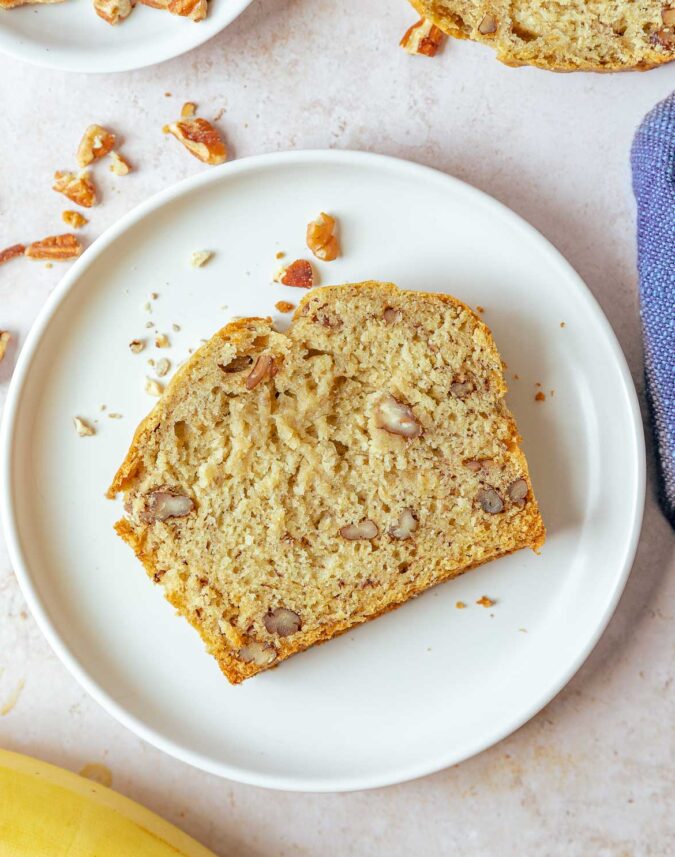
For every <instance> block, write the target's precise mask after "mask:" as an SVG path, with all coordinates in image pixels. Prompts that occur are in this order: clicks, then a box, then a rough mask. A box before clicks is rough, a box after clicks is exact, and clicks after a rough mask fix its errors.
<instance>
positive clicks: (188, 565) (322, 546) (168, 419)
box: [109, 282, 545, 683]
mask: <svg viewBox="0 0 675 857" xmlns="http://www.w3.org/2000/svg"><path fill="white" fill-rule="evenodd" d="M505 392H506V385H505V383H504V378H503V374H502V364H501V359H500V357H499V353H498V352H497V349H496V347H495V344H494V341H493V339H492V335H491V334H490V331H489V330H488V328H487V327H486V326H485V325H484V324H483V322H482V321H481V320H480V319H479V318H478V317H477V316H476V315H474V313H473V312H472V311H471V310H470V309H469V308H468V307H467V306H465V305H464V304H462V303H460V302H459V301H457V300H455V299H454V298H452V297H450V296H447V295H438V294H425V293H420V292H405V291H400V290H399V289H397V288H396V286H394V285H391V284H389V283H376V282H368V283H360V284H357V285H347V286H332V287H327V288H322V289H314V290H313V291H312V292H310V293H308V295H307V296H306V297H305V298H304V300H303V301H302V302H301V303H300V305H299V307H298V309H297V311H296V313H295V316H294V318H293V321H292V324H291V327H290V329H289V330H288V332H287V333H279V332H277V331H275V330H274V329H273V327H272V323H271V320H270V319H264V318H249V319H242V320H239V321H235V322H233V323H232V324H229V325H227V326H226V327H225V328H223V329H222V330H221V331H219V332H218V333H216V334H215V336H213V337H212V339H210V340H209V342H208V343H207V344H206V345H204V346H203V347H202V348H200V349H199V351H197V352H196V353H195V354H194V355H193V356H192V358H191V359H190V360H189V361H188V362H187V363H186V364H185V366H183V367H182V368H181V369H180V370H179V372H178V373H177V374H176V376H175V377H174V378H173V380H172V381H171V383H170V384H169V385H168V387H167V389H166V391H165V393H164V395H163V396H162V398H161V399H160V401H159V403H158V404H157V405H156V407H155V408H154V409H153V411H152V412H151V413H150V414H149V416H148V417H146V419H145V420H143V422H142V423H141V424H140V426H139V427H138V429H137V431H136V434H135V436H134V439H133V442H132V444H131V448H130V450H129V452H128V454H127V457H126V459H125V460H124V462H123V464H122V466H121V467H120V469H119V471H118V472H117V475H116V476H115V479H114V481H113V483H112V485H111V487H110V489H109V496H110V497H114V496H115V495H116V494H117V493H118V492H124V495H125V509H126V513H127V514H126V517H124V518H123V519H122V520H121V521H119V522H118V523H117V524H116V530H117V532H118V533H119V535H120V536H121V537H122V538H123V539H124V540H125V541H126V542H128V543H129V544H130V545H131V547H132V548H133V549H134V551H135V552H136V554H137V556H138V558H139V559H140V560H141V562H142V563H143V565H144V566H145V568H146V571H147V572H148V574H149V575H150V576H151V577H152V579H153V580H154V581H155V582H157V583H159V584H161V586H162V587H163V589H164V593H165V595H166V597H167V598H168V600H169V601H170V602H171V603H172V604H173V605H174V606H175V607H176V609H177V610H178V612H179V613H181V614H182V615H183V616H185V617H186V618H187V619H188V621H189V622H190V623H191V624H192V625H193V626H194V627H195V628H196V629H197V630H198V631H199V633H200V634H201V636H202V638H203V640H204V642H205V643H206V646H207V648H208V650H209V651H210V652H211V654H212V655H213V656H214V657H215V658H216V660H217V661H218V664H219V666H220V668H221V669H222V671H223V672H224V673H225V675H226V676H227V678H228V679H229V680H230V681H231V682H233V683H238V682H241V681H242V680H244V679H246V678H248V677H250V676H252V675H255V674H256V673H258V672H261V671H262V670H265V669H267V668H269V667H270V666H273V665H275V664H278V663H279V662H280V661H282V660H284V659H285V658H287V657H289V656H290V655H292V654H294V653H296V652H299V651H302V650H303V649H306V648H307V647H308V646H311V645H313V644H314V643H318V642H321V641H323V640H328V639H330V638H331V637H334V636H335V635H336V634H340V633H342V632H343V631H346V630H347V629H348V628H351V627H352V626H354V625H358V624H359V623H361V622H365V621H367V620H368V619H373V618H375V617H376V616H379V615H380V614H381V613H384V612H385V611H387V610H391V609H393V608H394V607H397V606H399V605H400V604H402V603H403V602H405V601H407V600H408V599H409V598H412V597H413V596H415V595H417V594H419V593H420V592H423V591H424V590H425V589H428V588H429V587H430V586H433V585H435V584H436V583H440V582H442V581H444V580H448V579H450V578H452V577H455V576H457V575H459V574H462V573H463V572H465V571H467V570H468V569H470V568H474V567H475V566H477V565H480V564H481V563H484V562H488V561H489V560H491V559H495V558H496V557H499V556H503V555H504V554H508V553H511V552H512V551H515V550H519V549H520V548H524V547H531V548H534V549H535V550H537V549H538V548H539V547H540V546H541V545H542V544H543V542H544V537H545V530H544V525H543V523H542V520H541V517H540V514H539V510H538V508H537V503H536V500H535V498H534V493H533V490H532V485H531V483H530V478H529V475H528V469H527V463H526V461H525V457H524V455H523V453H522V452H521V450H520V447H519V442H520V438H519V436H518V431H517V429H516V425H515V422H514V420H513V417H512V416H511V414H510V413H509V411H508V409H507V407H506V405H505V403H504V394H505Z"/></svg>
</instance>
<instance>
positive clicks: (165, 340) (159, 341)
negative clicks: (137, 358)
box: [155, 333, 171, 348]
mask: <svg viewBox="0 0 675 857" xmlns="http://www.w3.org/2000/svg"><path fill="white" fill-rule="evenodd" d="M170 344H171V343H170V342H169V337H168V336H167V335H166V333H158V334H157V336H156V337H155V348H168V347H169V346H170Z"/></svg>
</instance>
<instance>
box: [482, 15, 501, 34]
mask: <svg viewBox="0 0 675 857" xmlns="http://www.w3.org/2000/svg"><path fill="white" fill-rule="evenodd" d="M478 32H479V33H480V34H481V36H491V35H492V34H493V33H496V32H497V19H496V18H495V17H494V15H484V16H483V18H482V20H481V22H480V24H479V25H478Z"/></svg>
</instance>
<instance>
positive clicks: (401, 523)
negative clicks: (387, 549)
mask: <svg viewBox="0 0 675 857" xmlns="http://www.w3.org/2000/svg"><path fill="white" fill-rule="evenodd" d="M416 529H417V517H416V516H415V513H414V512H413V510H412V509H404V510H403V511H402V512H401V514H400V515H399V516H398V523H396V524H393V525H392V526H391V527H389V535H390V536H391V537H392V538H394V539H409V538H410V536H412V534H413V533H414V532H415V530H416Z"/></svg>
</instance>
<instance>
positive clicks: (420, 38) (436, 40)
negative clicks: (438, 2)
mask: <svg viewBox="0 0 675 857" xmlns="http://www.w3.org/2000/svg"><path fill="white" fill-rule="evenodd" d="M444 38H445V36H444V35H443V32H442V31H441V30H439V29H438V27H436V26H435V25H434V24H432V22H431V21H428V20H427V19H426V18H420V20H419V21H418V22H417V23H416V24H413V25H412V27H409V28H408V29H407V30H406V32H405V33H404V35H403V38H402V39H401V42H400V44H401V47H402V48H403V49H404V50H406V51H407V52H408V53H409V54H423V55H424V56H425V57H433V56H436V52H437V51H438V49H439V48H440V46H441V45H442V44H443V39H444Z"/></svg>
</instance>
